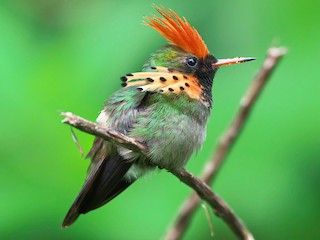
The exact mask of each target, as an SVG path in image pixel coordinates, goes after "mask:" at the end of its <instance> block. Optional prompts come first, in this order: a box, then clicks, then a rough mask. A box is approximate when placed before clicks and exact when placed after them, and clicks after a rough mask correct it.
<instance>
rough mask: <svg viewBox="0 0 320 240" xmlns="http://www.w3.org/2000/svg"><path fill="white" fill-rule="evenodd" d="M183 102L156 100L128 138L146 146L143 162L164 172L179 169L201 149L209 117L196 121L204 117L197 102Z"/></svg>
mask: <svg viewBox="0 0 320 240" xmlns="http://www.w3.org/2000/svg"><path fill="white" fill-rule="evenodd" d="M185 101H187V100H186V99H183V98H178V99H175V101H174V102H172V99H164V100H162V101H161V99H157V101H156V102H155V103H154V104H152V105H150V106H149V107H148V108H146V110H145V111H144V112H142V113H140V114H139V116H138V117H137V123H136V124H135V125H134V127H133V128H132V130H131V131H130V133H129V136H130V137H133V138H136V139H138V140H139V141H141V142H143V143H145V144H146V145H147V146H148V149H149V154H148V156H147V158H146V161H150V162H151V163H152V164H155V165H157V166H160V167H164V168H167V169H175V168H179V167H182V166H183V165H184V164H185V163H186V162H187V161H188V160H189V158H190V157H191V155H192V153H193V152H195V151H197V150H199V148H200V147H201V145H202V143H203V141H204V139H205V135H206V122H207V116H208V115H209V114H204V115H203V118H202V119H199V115H200V116H201V114H203V111H202V110H203V109H200V108H199V107H198V104H199V102H196V101H191V102H187V103H186V102H185ZM199 106H200V105H199ZM200 107H201V108H202V106H200ZM198 111H201V113H198Z"/></svg>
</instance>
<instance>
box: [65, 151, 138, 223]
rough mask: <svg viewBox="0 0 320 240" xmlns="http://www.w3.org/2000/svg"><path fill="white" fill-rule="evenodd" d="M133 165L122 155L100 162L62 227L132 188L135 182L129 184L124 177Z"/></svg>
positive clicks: (91, 173)
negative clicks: (129, 187)
mask: <svg viewBox="0 0 320 240" xmlns="http://www.w3.org/2000/svg"><path fill="white" fill-rule="evenodd" d="M131 165H132V163H131V162H127V161H126V160H125V159H123V158H122V157H121V156H120V155H115V156H111V157H109V158H108V159H105V160H100V161H99V162H98V163H97V164H96V166H95V167H94V169H93V170H92V171H91V172H90V175H89V176H88V177H87V179H86V181H85V183H84V185H83V187H82V189H81V191H80V193H79V195H78V197H77V198H76V200H75V201H74V203H73V204H72V206H71V208H70V209H69V211H68V213H67V215H66V217H65V219H64V221H63V223H62V227H68V226H70V225H71V224H73V223H74V222H75V221H76V220H77V218H78V217H79V215H80V214H81V213H87V212H89V211H91V210H93V209H96V208H98V207H101V206H102V205H104V204H106V203H107V202H109V201H110V200H112V199H113V198H114V197H116V196H117V195H118V194H120V193H121V192H122V191H123V190H125V189H126V188H127V187H128V186H130V185H131V184H132V183H133V181H132V182H127V181H126V180H125V179H124V178H123V177H124V175H125V174H126V172H127V171H128V170H129V168H130V167H131Z"/></svg>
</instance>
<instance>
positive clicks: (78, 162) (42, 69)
mask: <svg viewBox="0 0 320 240" xmlns="http://www.w3.org/2000/svg"><path fill="white" fill-rule="evenodd" d="M153 2H155V3H158V4H162V5H164V6H166V7H170V8H172V9H174V10H175V11H176V12H178V13H179V14H180V15H183V16H186V17H187V18H188V20H189V21H190V22H191V23H192V24H193V25H194V26H195V27H196V28H197V29H198V31H199V32H200V34H201V35H202V36H203V38H204V39H205V41H206V43H207V45H208V47H209V49H211V52H212V53H214V54H215V56H217V57H218V58H224V57H234V56H255V57H257V58H258V60H257V61H255V62H251V63H247V64H241V65H236V66H232V67H226V68H222V69H220V70H219V72H218V74H217V75H216V78H215V83H214V89H213V94H214V108H213V112H212V117H211V119H210V122H209V126H208V134H207V140H206V142H205V144H204V146H203V149H202V150H201V151H200V152H199V154H198V155H197V156H194V157H193V158H192V159H191V161H190V162H189V164H188V165H187V168H188V169H189V170H190V171H191V172H193V173H195V174H199V173H200V172H201V169H202V166H203V165H204V163H205V161H206V160H208V159H209V158H210V156H211V154H212V152H213V150H214V146H215V144H216V142H217V139H218V137H219V135H220V134H221V132H222V131H223V130H224V129H225V128H226V127H227V126H228V124H229V123H230V120H231V119H232V117H233V116H234V114H235V112H236V109H237V107H238V104H239V99H240V98H241V96H242V95H243V93H244V92H245V90H246V88H247V87H248V85H249V84H250V82H251V79H252V77H253V76H254V74H255V73H256V72H257V70H258V69H259V67H260V65H261V63H262V61H263V59H264V56H265V53H266V49H267V48H268V47H269V46H270V44H271V42H274V43H276V44H280V45H284V46H287V47H288V49H289V53H288V55H287V56H286V57H285V58H284V59H283V61H282V62H281V64H280V66H279V68H278V69H276V71H275V73H274V75H273V77H272V79H271V81H270V82H269V83H268V86H267V87H266V89H265V90H264V91H263V94H262V96H261V97H260V98H259V101H258V103H257V105H256V107H255V108H254V111H253V112H252V115H251V117H250V120H249V121H248V122H247V125H246V127H245V129H244V131H243V132H242V135H241V137H240V139H239V141H238V142H237V143H236V145H235V147H234V148H233V150H232V152H231V154H230V155H229V156H228V159H227V161H226V163H225V164H224V166H223V169H222V171H221V172H220V174H219V176H218V178H217V180H216V182H215V184H214V187H213V188H214V190H215V191H216V192H217V193H219V194H220V195H221V196H222V197H223V198H224V199H225V200H226V201H227V202H228V203H229V204H230V205H231V206H232V207H233V209H234V210H235V212H236V213H237V214H238V215H239V216H240V217H241V218H242V219H243V220H244V222H245V223H246V224H247V225H248V227H249V229H250V230H251V231H252V232H253V234H254V236H256V238H257V239H317V238H318V239H319V236H320V220H319V219H320V191H319V190H320V189H319V181H320V171H319V170H320V161H319V156H320V139H319V134H320V126H319V123H320V111H319V110H320V108H319V103H320V101H319V100H320V79H319V62H318V61H319V56H320V48H319V42H320V18H319V8H320V2H319V0H314V1H312V0H306V1H303V2H301V1H299V0H284V1H277V0H268V1H253V0H242V1H231V0H227V1H209V0H198V1H186V0H176V1H169V0H166V1H102V0H92V1H84V0H82V1H81V0H69V1H67V0H55V1H49V0H47V1H46V0H29V1H27V0H25V1H23V0H2V1H1V2H0V29H1V33H0V69H1V70H0V83H1V85H0V93H1V96H0V98H1V112H2V114H1V116H2V117H1V125H0V126H1V140H0V141H1V142H0V145H1V148H0V149H1V153H0V156H1V168H0V182H1V183H0V214H1V215H0V216H1V218H0V237H1V239H89V238H90V239H159V238H161V236H163V235H164V232H165V230H166V228H167V227H168V226H169V224H170V223H171V222H172V220H173V216H175V213H176V212H177V210H178V208H179V206H180V204H181V202H182V201H183V199H184V198H185V197H186V196H187V195H189V193H190V189H189V188H188V187H186V186H185V185H184V184H182V183H180V182H179V181H178V180H177V179H176V178H175V177H173V176H172V175H170V174H168V173H166V172H165V171H163V172H160V173H157V174H154V176H152V177H149V178H147V179H144V180H140V181H137V182H136V183H135V184H134V185H133V186H132V187H130V188H129V189H128V190H127V191H125V192H124V193H123V194H121V195H120V196H119V197H118V198H117V199H116V200H114V201H112V202H111V203H110V204H108V205H106V206H104V207H102V208H100V209H99V210H97V211H93V212H91V213H89V214H87V215H85V216H81V217H80V219H79V220H78V221H77V222H76V223H75V224H74V226H72V227H71V228H69V229H61V227H60V224H61V221H62V219H63V217H64V215H65V213H66V211H67V210H68V208H69V207H70V205H71V203H72V201H73V200H74V198H75V197H76V195H77V193H78V191H79V189H80V187H81V185H82V183H83V180H84V177H85V174H86V168H87V165H88V161H84V160H82V158H81V155H80V154H79V151H78V149H77V148H76V146H75V144H74V142H73V141H72V139H71V132H70V128H69V127H68V126H65V125H62V124H61V123H60V121H61V119H62V118H61V117H60V116H59V113H60V111H72V112H74V113H76V114H79V115H81V116H83V117H86V118H88V119H91V120H94V119H95V118H96V117H97V115H98V112H99V110H100V109H101V108H102V106H103V102H104V101H105V100H106V99H107V98H108V97H109V96H110V95H111V94H112V93H113V92H114V91H116V90H118V89H119V88H120V80H119V77H120V76H122V75H123V74H125V73H127V72H132V71H139V70H140V69H141V66H142V65H143V63H144V61H145V60H146V59H147V57H148V56H149V54H150V53H152V52H153V51H155V50H156V49H158V48H159V47H161V46H162V45H164V44H166V41H165V40H164V39H163V38H162V37H161V36H160V35H159V34H158V33H156V32H155V31H154V30H152V29H151V28H149V27H146V26H144V25H143V24H142V19H143V16H146V15H150V14H152V13H155V11H154V10H153V9H152V3H153ZM76 133H77V136H78V138H79V141H80V142H81V144H82V145H83V147H84V149H85V150H86V151H88V149H89V148H90V145H91V143H92V140H93V137H92V136H88V135H86V134H83V133H80V132H78V131H76ZM213 224H214V230H215V236H216V237H215V239H235V237H234V235H233V234H232V233H231V232H230V230H229V229H228V228H227V227H226V225H225V224H224V223H223V222H222V221H221V220H220V219H218V218H216V217H214V219H213ZM185 239H210V232H209V227H208V223H207V220H206V216H205V213H204V211H203V210H202V209H200V210H198V211H197V213H196V215H195V218H194V220H193V222H192V225H191V227H190V228H189V230H188V232H187V233H186V235H185Z"/></svg>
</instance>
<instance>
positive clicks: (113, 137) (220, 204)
mask: <svg viewBox="0 0 320 240" xmlns="http://www.w3.org/2000/svg"><path fill="white" fill-rule="evenodd" d="M61 115H62V116H64V117H65V118H64V119H63V120H62V123H65V124H68V125H70V126H73V127H75V128H77V129H79V130H81V131H84V132H87V133H89V134H92V135H95V136H98V137H101V138H103V139H104V140H106V141H110V142H113V143H114V144H117V145H119V146H123V147H125V148H128V149H132V150H133V151H136V152H141V153H142V154H145V155H146V154H147V152H148V149H147V147H146V146H144V145H143V144H141V143H139V142H138V141H136V140H135V139H132V138H129V137H127V136H125V135H123V134H121V133H118V132H116V131H114V130H110V129H107V128H104V127H102V126H99V125H97V124H95V123H93V122H91V121H88V120H86V119H84V118H81V117H79V116H77V115H74V114H73V113H70V112H67V113H61ZM167 170H168V171H170V172H171V173H172V174H174V175H175V176H176V177H177V178H179V179H180V180H181V181H182V182H184V183H185V184H187V185H188V186H190V187H191V188H193V189H194V190H195V191H196V192H197V193H198V194H199V196H200V197H201V198H202V199H203V200H205V201H206V202H207V203H208V204H209V205H210V206H211V207H212V208H213V209H214V211H215V213H216V214H217V216H219V217H221V218H222V219H223V220H224V221H225V222H226V223H227V224H228V225H229V227H230V228H231V230H232V231H233V232H234V233H235V234H236V235H237V236H238V237H239V238H241V239H248V240H249V239H253V238H252V237H251V234H250V233H249V231H248V230H247V229H246V227H245V226H244V224H242V222H241V221H240V220H239V219H238V218H237V216H236V215H235V214H234V213H233V211H232V210H231V209H230V208H229V206H228V205H227V204H226V203H225V202H224V201H223V200H222V199H221V198H220V197H219V196H217V195H216V194H214V193H213V192H212V191H211V189H210V187H209V186H208V185H207V184H206V183H204V182H203V181H201V180H200V179H199V178H197V177H195V176H193V175H192V174H191V173H189V172H188V171H187V170H185V169H184V168H181V169H178V170H173V169H167Z"/></svg>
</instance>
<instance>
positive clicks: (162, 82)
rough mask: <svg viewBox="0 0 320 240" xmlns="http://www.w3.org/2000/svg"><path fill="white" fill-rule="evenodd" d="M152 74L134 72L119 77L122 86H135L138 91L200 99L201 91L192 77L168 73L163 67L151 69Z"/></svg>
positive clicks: (175, 72)
mask: <svg viewBox="0 0 320 240" xmlns="http://www.w3.org/2000/svg"><path fill="white" fill-rule="evenodd" d="M153 69H154V70H155V71H154V72H136V73H130V74H127V75H126V76H123V77H121V80H122V81H123V84H122V86H124V87H132V86H135V87H137V89H139V90H140V91H150V92H158V93H161V94H170V93H173V94H183V93H185V94H187V95H188V96H189V97H190V98H193V99H202V100H203V96H202V89H201V87H200V85H199V83H198V80H197V78H196V77H195V76H193V75H187V74H182V73H180V72H177V71H169V70H168V68H165V67H153Z"/></svg>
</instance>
